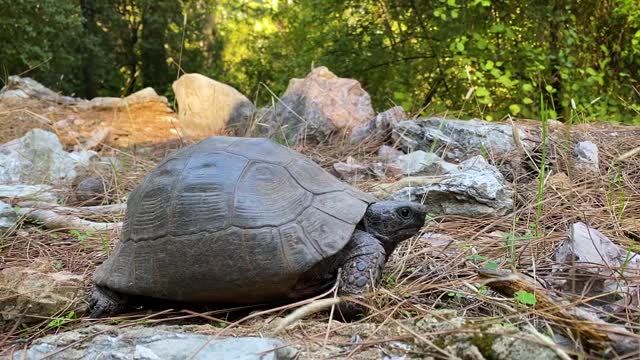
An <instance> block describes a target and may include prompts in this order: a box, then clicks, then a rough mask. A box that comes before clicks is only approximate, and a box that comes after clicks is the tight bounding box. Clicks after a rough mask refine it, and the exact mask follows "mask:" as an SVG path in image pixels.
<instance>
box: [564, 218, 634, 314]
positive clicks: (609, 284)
mask: <svg viewBox="0 0 640 360" xmlns="http://www.w3.org/2000/svg"><path fill="white" fill-rule="evenodd" d="M555 259H556V264H557V265H555V266H554V272H555V273H556V274H557V273H558V272H560V273H565V274H566V275H567V279H566V280H560V281H558V280H555V281H554V283H555V284H556V286H559V287H561V288H562V289H563V290H564V291H567V292H571V293H575V294H579V295H584V296H595V295H601V294H603V293H608V292H610V293H611V296H609V297H607V298H604V297H602V296H599V297H598V298H599V299H598V300H599V302H600V303H601V304H605V305H607V304H611V303H613V302H615V301H617V300H619V299H620V298H621V297H622V296H623V295H624V294H625V293H627V294H628V295H629V296H633V297H636V299H635V300H636V301H637V300H638V299H637V295H634V294H633V293H636V291H637V284H634V283H628V282H627V281H628V280H627V279H626V278H625V277H623V276H620V273H621V271H622V272H623V273H624V274H625V275H627V276H628V275H629V274H634V273H635V274H638V273H640V255H638V254H637V253H635V252H632V251H630V250H627V249H624V248H622V247H620V246H618V245H616V244H614V243H613V242H612V241H611V240H609V238H607V237H606V236H605V235H604V234H602V233H601V232H600V231H598V230H595V229H592V228H589V227H588V226H587V225H586V224H584V223H582V222H578V223H575V224H572V225H571V227H570V229H569V234H568V238H567V239H566V240H565V241H564V242H563V244H562V245H561V246H560V247H558V249H557V250H556V254H555ZM557 278H558V276H554V279H557ZM629 281H632V280H629ZM632 288H633V289H635V290H633V291H632ZM636 294H637V293H636Z"/></svg>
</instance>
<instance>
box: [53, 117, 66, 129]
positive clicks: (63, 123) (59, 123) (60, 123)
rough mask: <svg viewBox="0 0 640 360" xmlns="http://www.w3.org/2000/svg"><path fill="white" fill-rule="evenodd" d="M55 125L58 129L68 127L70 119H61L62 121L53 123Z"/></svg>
mask: <svg viewBox="0 0 640 360" xmlns="http://www.w3.org/2000/svg"><path fill="white" fill-rule="evenodd" d="M53 127H54V128H55V129H56V130H62V129H66V128H68V127H69V120H66V119H65V120H60V121H56V122H55V123H53Z"/></svg>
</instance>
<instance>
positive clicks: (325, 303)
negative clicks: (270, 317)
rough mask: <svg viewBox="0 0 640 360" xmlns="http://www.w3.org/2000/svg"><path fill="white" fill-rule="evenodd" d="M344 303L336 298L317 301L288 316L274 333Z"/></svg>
mask: <svg viewBox="0 0 640 360" xmlns="http://www.w3.org/2000/svg"><path fill="white" fill-rule="evenodd" d="M341 301H342V299H340V298H339V297H335V298H329V299H321V300H316V301H314V302H312V303H310V304H307V305H304V306H301V307H299V308H297V309H296V310H295V311H294V312H292V313H291V314H289V315H287V316H286V317H285V318H284V319H282V320H281V321H280V324H279V325H278V326H277V327H276V328H275V330H274V331H273V332H274V333H275V334H278V333H280V332H281V331H282V330H284V329H285V328H286V327H287V326H289V325H291V324H293V323H294V322H296V321H298V320H300V319H302V318H304V317H306V316H309V315H311V314H315V313H317V312H319V311H322V310H324V309H326V308H329V307H331V306H333V305H337V304H339V303H340V302H341Z"/></svg>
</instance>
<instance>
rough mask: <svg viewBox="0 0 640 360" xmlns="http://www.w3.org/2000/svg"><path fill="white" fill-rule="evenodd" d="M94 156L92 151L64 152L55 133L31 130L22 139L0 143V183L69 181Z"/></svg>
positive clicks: (94, 157) (95, 156) (58, 182)
mask: <svg viewBox="0 0 640 360" xmlns="http://www.w3.org/2000/svg"><path fill="white" fill-rule="evenodd" d="M96 158H97V154H96V153H95V152H93V151H81V152H75V153H67V152H66V151H64V149H63V148H62V144H61V143H60V140H59V139H58V137H57V136H56V135H55V134H54V133H52V132H49V131H45V130H42V129H33V130H30V131H29V132H28V133H26V134H25V135H24V136H23V137H22V138H19V139H15V140H12V141H10V142H8V143H5V144H2V145H0V183H2V184H43V183H48V184H60V183H66V182H71V181H73V179H74V178H75V177H76V175H77V169H78V168H79V167H81V166H87V165H89V163H90V162H91V161H93V160H95V159H96Z"/></svg>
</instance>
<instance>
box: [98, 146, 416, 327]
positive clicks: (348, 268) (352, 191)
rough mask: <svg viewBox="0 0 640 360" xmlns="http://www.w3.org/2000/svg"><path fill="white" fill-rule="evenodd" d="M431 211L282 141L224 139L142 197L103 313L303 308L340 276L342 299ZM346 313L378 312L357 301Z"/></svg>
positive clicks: (102, 286)
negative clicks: (343, 175)
mask: <svg viewBox="0 0 640 360" xmlns="http://www.w3.org/2000/svg"><path fill="white" fill-rule="evenodd" d="M425 215H426V208H425V207H424V206H423V205H421V204H418V203H415V202H410V201H406V202H402V201H377V199H376V198H374V197H373V196H371V195H369V194H367V193H365V192H363V191H360V190H358V189H356V188H355V187H352V186H350V185H348V184H346V183H343V182H342V181H340V180H338V179H337V178H335V177H334V176H333V175H331V174H329V173H328V172H326V171H325V170H324V169H322V168H321V167H320V166H319V165H317V164H316V163H315V162H313V161H312V160H310V159H308V158H307V157H305V156H304V155H302V154H300V153H298V152H296V151H294V150H291V149H289V148H287V147H285V146H282V145H280V144H278V143H276V142H274V141H272V140H269V139H266V138H248V137H247V138H235V137H225V136H212V137H209V138H206V139H204V140H202V141H201V142H199V143H196V144H194V145H191V146H188V147H185V148H183V149H181V150H179V151H177V152H175V153H173V154H172V155H170V156H168V157H167V158H165V159H164V160H163V161H162V162H161V163H160V164H158V165H157V166H156V167H155V168H154V169H152V170H151V171H150V173H149V174H147V176H146V177H145V178H144V179H143V181H142V183H140V184H139V185H138V186H137V187H136V188H135V189H134V190H133V191H132V192H131V194H130V196H129V199H128V202H127V210H126V214H125V219H124V222H123V228H122V235H121V240H120V241H119V242H118V244H117V245H116V247H115V249H114V250H113V252H112V254H111V255H110V256H109V257H108V258H107V260H106V261H105V262H104V263H102V264H101V265H100V266H98V267H97V269H96V271H95V273H94V277H93V280H94V284H93V287H92V289H91V291H90V301H89V302H90V308H91V309H92V312H91V316H92V317H102V316H110V315H115V314H117V313H121V312H124V311H125V310H126V308H127V302H128V301H130V300H131V299H132V298H143V299H148V300H153V299H160V300H164V301H175V302H181V303H199V304H216V303H220V304H239V305H249V304H253V305H256V304H265V303H272V302H277V301H287V300H294V299H300V298H303V297H305V296H310V295H312V294H320V293H322V291H323V290H327V289H330V288H331V287H332V286H334V284H335V282H336V280H339V282H338V284H339V285H338V293H339V294H341V295H347V296H349V295H354V296H355V295H360V294H364V293H366V292H367V291H368V289H370V288H372V287H375V286H376V285H377V284H378V283H379V282H380V279H381V276H382V271H383V267H384V264H385V262H386V260H387V259H388V258H389V256H390V255H391V253H392V252H393V251H394V249H395V248H396V246H397V245H398V244H399V243H400V242H401V241H403V240H405V239H408V238H411V237H412V236H414V235H415V234H417V233H418V232H419V231H420V229H421V228H422V226H423V225H424V219H425ZM339 269H341V271H338V270H339ZM338 273H339V274H340V276H339V277H340V279H337V278H338ZM338 310H339V311H340V312H341V314H342V315H343V317H344V318H352V317H354V316H357V315H358V314H362V313H365V312H366V308H365V307H364V306H362V305H357V304H355V303H353V302H342V303H341V304H340V305H339V306H338Z"/></svg>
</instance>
